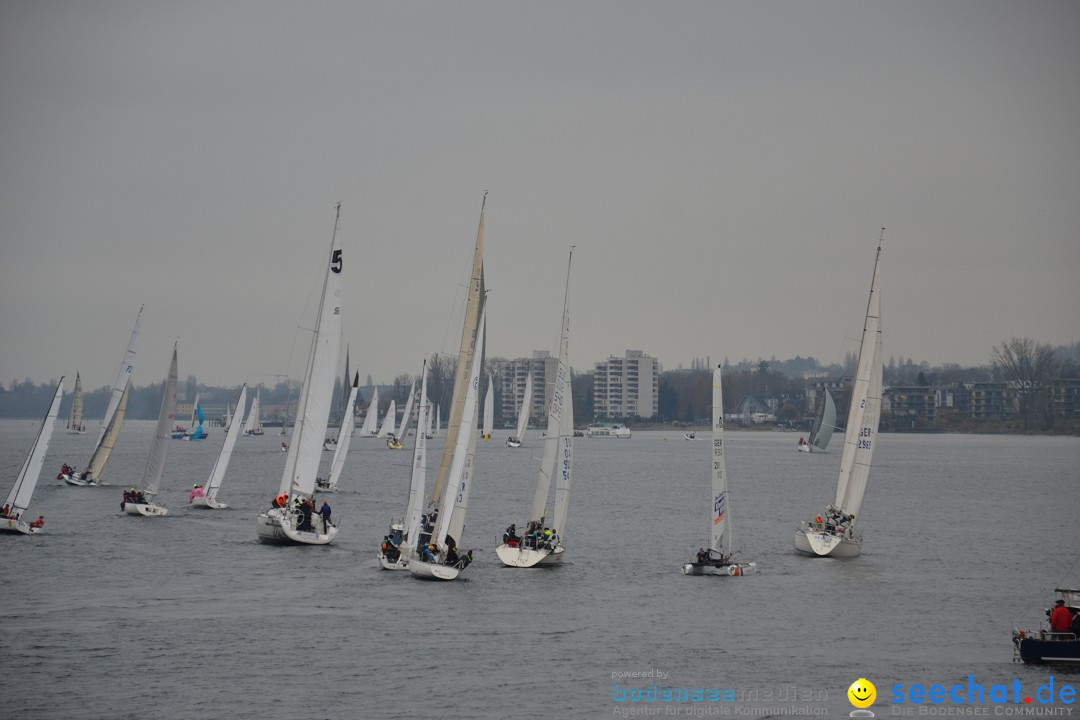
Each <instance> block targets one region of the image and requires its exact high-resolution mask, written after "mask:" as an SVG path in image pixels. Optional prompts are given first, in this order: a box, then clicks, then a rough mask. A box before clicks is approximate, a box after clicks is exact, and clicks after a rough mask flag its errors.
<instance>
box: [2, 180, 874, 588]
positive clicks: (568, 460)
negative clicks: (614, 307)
mask: <svg viewBox="0 0 1080 720" xmlns="http://www.w3.org/2000/svg"><path fill="white" fill-rule="evenodd" d="M485 205H486V194H485V199H484V204H482V205H481V209H480V221H479V226H478V229H477V235H476V243H475V247H474V249H473V256H472V266H471V271H470V279H469V284H468V291H467V293H466V297H465V307H464V319H463V321H462V328H461V340H460V346H459V350H458V355H457V364H456V370H455V377H454V385H453V395H452V398H451V402H450V413H449V418H448V422H447V434H446V442H445V445H444V447H443V450H442V454H441V456H440V457H439V460H438V462H437V463H430V462H429V457H428V452H427V441H428V440H429V439H431V438H433V437H436V436H437V435H438V433H439V431H440V430H439V429H440V426H441V408H440V407H439V406H437V405H433V403H432V402H431V398H430V397H429V395H428V388H429V383H428V380H429V377H428V375H429V362H428V359H427V358H425V359H424V361H423V365H422V370H421V373H420V377H419V388H418V387H417V383H416V382H413V384H412V386H411V388H410V389H409V393H408V398H407V400H406V401H405V402H404V404H403V407H402V414H401V419H400V422H398V420H397V412H396V402H395V400H394V399H391V400H390V401H389V403H388V407H387V410H386V414H385V415H384V416H383V420H382V423H381V424H380V423H379V418H378V413H379V399H378V390H377V388H376V389H375V391H374V392H373V394H372V397H371V400H370V402H369V403H368V407H367V411H366V414H365V417H364V420H363V423H362V425H361V426H360V429H359V434H360V437H361V438H372V437H375V438H384V439H385V441H386V446H387V447H388V448H390V449H394V450H401V449H404V447H405V443H406V440H407V438H408V437H409V435H410V434H412V435H413V436H414V438H415V443H414V445H413V454H412V462H411V463H410V465H409V467H410V470H409V493H408V496H407V498H404V499H405V504H404V508H403V512H402V514H401V515H400V516H398V519H395V520H393V521H391V523H390V526H389V529H388V531H387V533H386V534H385V535H384V536H383V541H382V543H381V545H380V547H379V549H378V553H377V557H378V560H379V562H380V565H381V566H382V567H383V568H384V569H386V570H407V571H408V572H409V573H410V574H411V575H413V576H415V577H417V578H421V579H425V580H441V581H448V580H455V579H458V578H459V577H460V576H461V574H462V573H463V572H464V571H465V570H466V569H467V568H468V566H469V565H470V563H471V562H472V561H473V552H474V550H473V549H466V547H467V546H466V544H465V542H464V541H465V537H464V535H465V528H466V515H467V513H468V509H469V500H470V495H471V492H472V489H473V485H474V484H475V481H476V479H477V474H478V472H479V468H478V466H477V452H476V450H477V440H478V438H480V437H482V438H483V439H484V441H485V442H487V441H488V440H490V438H491V435H492V432H493V427H492V425H493V415H494V412H493V408H494V380H493V377H492V375H491V373H490V372H488V373H487V381H486V383H482V382H481V381H482V378H483V377H484V374H485V372H484V367H483V365H484V357H485V343H486V338H487V320H488V294H487V290H486V282H485V275H484V207H485ZM883 241H884V230H882V236H881V238H880V239H879V241H878V247H877V254H876V255H875V259H874V268H873V274H872V276H871V286H870V297H869V300H868V302H867V308H866V313H865V318H864V326H863V333H862V338H861V343H860V350H859V363H858V371H857V374H856V377H855V380H854V384H853V387H852V392H851V397H850V401H849V408H848V417H847V425H846V429H845V438H844V449H843V455H842V458H841V462H840V472H839V476H838V479H837V484H836V491H835V496H834V499H833V501H832V502H831V503H829V504H828V505H827V506H826V508H825V510H824V512H823V513H822V514H820V515H816V516H815V517H814V518H813V519H812V520H809V521H805V522H803V523H801V524H800V525H799V526H798V528H797V530H796V532H795V550H796V552H797V553H799V554H802V555H809V556H818V557H822V556H827V557H855V556H857V555H859V553H860V549H861V543H862V533H861V532H860V531H859V530H857V529H856V523H857V521H858V519H859V515H860V512H861V508H862V502H863V497H864V495H865V492H866V487H867V482H868V479H869V475H870V468H871V462H872V459H873V454H874V450H875V447H876V439H877V432H878V418H879V415H880V409H881V385H882V333H881V293H880V284H879V275H878V272H879V267H880V259H881V249H882V243H883ZM323 257H324V259H325V266H324V270H323V277H322V281H323V282H322V294H321V298H320V302H319V310H318V315H317V317H316V321H315V328H314V331H313V332H312V336H311V345H310V348H309V352H308V356H307V362H306V365H305V370H304V377H303V382H302V384H301V386H300V388H301V390H300V397H299V400H298V402H297V406H296V416H295V419H294V422H293V424H292V436H291V437H290V438H289V441H288V442H282V450H283V451H285V452H287V456H286V458H285V463H284V469H283V471H282V475H281V478H280V480H279V481H278V482H277V484H276V486H275V493H276V494H275V496H274V498H273V500H272V501H271V502H269V503H267V505H266V506H264V507H263V508H261V509H260V510H259V511H258V513H257V516H256V518H255V536H256V538H257V539H258V540H259V542H262V543H267V544H285V545H290V544H291V545H327V544H329V543H332V542H333V541H334V539H335V538H336V537H337V535H338V533H339V524H338V522H337V520H335V519H332V518H331V514H330V511H329V505H328V503H325V502H324V503H323V506H322V508H317V506H316V503H315V499H314V496H315V493H316V492H317V491H319V492H325V493H332V492H335V491H337V489H338V484H339V481H340V480H341V478H342V474H343V470H344V467H345V464H346V462H347V456H348V453H349V448H350V445H351V440H352V437H353V435H354V432H355V430H354V429H355V425H356V423H355V418H356V415H357V407H356V406H357V402H358V399H359V381H360V376H359V372H354V373H353V374H352V377H350V369H349V359H348V352H346V356H345V363H344V365H345V383H344V393H343V394H342V395H341V396H339V398H338V399H335V398H334V394H335V392H334V387H335V382H336V379H337V377H339V376H338V369H339V368H338V364H339V355H340V351H341V339H342V318H343V315H344V312H345V306H344V303H343V296H342V291H343V285H344V282H343V279H344V277H345V276H346V269H347V268H348V267H349V265H348V264H347V263H346V262H345V254H344V252H343V250H342V241H341V205H340V203H339V204H338V205H337V209H336V215H335V219H334V229H333V233H332V236H331V241H330V247H329V251H328V252H327V253H326V254H325V255H324V256H323ZM572 263H573V248H571V251H570V256H569V258H568V259H567V266H566V280H565V285H564V286H563V288H562V289H563V308H562V315H561V319H560V325H559V337H558V346H557V350H556V357H557V359H558V365H557V370H556V372H555V377H554V380H553V381H551V380H549V381H548V382H553V386H552V387H551V388H549V390H550V401H549V402H548V403H547V407H546V408H545V409H546V419H547V425H546V432H545V433H544V435H543V441H542V443H543V450H542V455H541V458H540V464H539V468H538V472H537V479H536V485H535V489H534V492H533V497H532V501H531V503H529V505H528V510H527V515H524V514H523V517H522V522H521V525H520V526H519V525H518V524H517V523H512V524H510V526H509V527H507V528H506V530H505V531H504V532H503V534H502V542H501V543H500V544H499V545H498V546H497V547H496V555H497V557H498V559H499V561H500V562H501V563H502V564H503V565H505V566H508V567H514V568H531V567H541V566H550V565H557V564H559V563H561V562H562V559H563V557H564V556H565V554H566V552H567V548H568V544H567V529H568V528H567V518H568V514H569V505H570V491H571V486H572V481H573V477H574V472H573V467H574V441H575V436H576V435H580V433H575V431H574V408H573V391H572V383H571V372H570V360H569V347H570V276H571V267H572ZM142 313H143V308H141V307H140V309H139V313H138V315H137V316H136V318H135V324H134V326H133V328H132V331H131V336H130V338H129V340H128V345H127V349H126V352H125V354H124V357H123V360H122V361H121V364H120V368H119V371H118V373H117V376H116V380H115V382H114V383H113V387H112V391H111V393H110V397H109V402H108V405H107V407H106V409H105V415H104V418H103V419H102V424H101V430H100V432H99V435H98V438H97V442H96V443H95V445H94V450H93V452H92V454H91V456H90V459H89V461H88V462H87V466H86V469H84V470H82V471H81V472H80V471H79V470H78V469H77V468H76V467H75V466H73V465H69V464H68V463H64V464H63V466H62V468H61V470H60V472H59V474H58V475H57V479H58V480H63V481H64V482H65V483H67V484H69V485H73V486H84V487H85V486H92V485H100V484H101V483H102V482H103V479H104V478H105V477H106V472H107V468H108V463H109V458H110V455H111V453H112V450H113V448H114V447H115V444H116V440H117V436H118V434H119V432H120V427H121V425H122V423H123V420H124V415H125V412H126V408H127V403H128V398H129V394H130V390H131V376H132V373H133V371H134V367H135V359H136V355H137V351H138V345H139V340H140V336H141V327H142ZM177 356H178V343H174V345H173V349H172V355H171V358H170V362H169V366H168V370H167V372H166V379H165V383H164V390H163V395H162V398H161V405H160V409H159V413H158V419H157V424H156V428H155V432H154V437H153V440H152V443H151V445H150V449H149V454H148V457H147V461H146V467H145V470H144V471H143V473H142V476H141V479H140V480H139V482H138V484H137V485H136V486H133V487H131V488H129V489H126V490H124V493H123V501H122V503H121V509H122V510H123V512H124V513H126V514H128V515H136V516H142V517H158V516H163V515H166V514H168V512H169V510H168V508H166V507H165V506H164V505H163V504H161V503H160V502H158V496H159V493H160V489H161V482H162V479H163V477H164V474H165V463H166V457H167V455H168V451H169V445H170V442H169V441H170V439H171V438H177V437H183V438H185V439H187V440H199V439H205V438H207V437H208V433H207V431H206V429H205V428H204V420H205V415H204V413H203V409H202V405H201V403H200V400H199V397H198V396H197V395H196V397H195V402H194V404H193V408H192V415H191V418H190V420H189V422H188V425H187V426H177V425H174V423H175V416H176V409H177V377H178V370H177ZM721 374H722V368H721V367H717V368H716V369H715V370H714V372H713V394H712V428H711V438H710V439H711V443H710V452H709V468H710V474H711V481H712V482H711V499H710V500H709V510H708V513H709V521H708V542H707V545H703V546H702V547H701V548H700V549H699V551H698V553H697V555H696V557H694V559H693V560H692V561H689V562H684V563H683V564H682V566H681V567H682V572H683V573H684V574H685V575H690V576H702V575H712V576H721V577H737V576H743V575H750V574H754V573H756V572H757V563H756V562H752V561H747V560H745V559H742V558H741V557H739V552H740V551H739V549H738V548H737V547H736V545H735V543H734V539H733V538H734V525H733V522H732V505H733V503H732V498H731V484H730V478H729V476H728V472H727V465H726V460H725V438H724V413H723V397H722V395H723V393H722V383H721V379H722V377H721ZM532 381H533V378H532V373H527V374H526V380H525V387H524V393H523V395H522V400H521V403H520V405H519V408H518V417H517V423H516V426H515V428H514V434H513V435H511V436H510V437H508V438H507V440H506V445H507V446H508V447H511V448H519V447H522V446H523V442H524V439H525V435H526V432H527V428H528V423H529V416H530V412H531V406H532ZM401 390H404V388H401ZM82 393H83V390H82V379H81V376H80V375H79V374H78V373H77V374H76V379H75V386H74V394H73V398H72V404H71V412H70V415H69V417H68V420H67V429H68V431H69V432H72V433H84V432H85V431H86V426H85V423H84V419H83V410H84V408H83V401H82ZM62 395H63V378H61V380H60V382H59V383H58V385H57V387H56V390H55V393H54V395H53V399H52V402H51V404H50V406H49V410H48V412H47V413H46V416H45V419H44V420H43V421H42V424H41V427H40V429H39V431H38V434H37V436H36V438H35V440H34V443H33V445H32V447H31V450H30V452H29V454H28V456H27V458H26V461H25V462H24V464H23V466H22V469H21V471H20V472H19V474H18V477H17V479H16V481H15V484H14V486H13V488H12V489H11V492H10V493H9V494H8V496H7V501H6V503H5V505H4V507H3V510H2V513H0V529H2V530H4V531H6V532H13V533H18V534H34V533H37V532H40V531H41V529H42V527H43V525H44V518H43V516H39V517H38V519H37V520H35V521H32V522H31V521H30V520H29V518H26V517H24V515H25V514H26V513H27V512H28V509H29V503H30V499H31V497H32V495H33V492H34V488H35V486H36V484H37V480H38V477H39V475H40V472H41V469H42V467H43V464H44V459H45V453H46V451H47V448H48V444H49V440H50V438H51V435H52V431H53V426H54V425H55V422H56V419H57V414H58V411H59V406H60V400H61V397H62ZM247 396H248V387H247V385H246V384H244V385H243V386H242V387H241V388H240V392H239V395H238V396H237V398H236V402H235V406H230V407H229V409H228V412H227V415H228V418H229V419H228V423H227V427H226V428H225V432H224V433H223V434H224V440H223V442H222V445H221V448H220V452H219V453H218V456H217V460H216V462H215V464H214V466H213V469H212V470H211V472H210V475H209V477H208V478H207V479H206V480H205V482H198V481H196V482H194V483H193V485H192V489H191V491H190V493H189V495H188V501H189V504H190V505H191V506H192V507H193V508H200V509H212V510H220V509H223V508H227V507H228V504H227V503H226V502H225V501H224V500H222V499H219V497H218V496H219V492H220V490H221V487H222V484H223V482H224V479H225V477H226V473H227V470H228V466H229V462H230V458H231V457H232V454H233V450H234V448H235V445H236V443H237V440H238V438H239V437H241V436H259V435H262V434H263V425H262V419H261V403H260V394H259V391H258V390H257V389H256V391H255V393H254V397H253V399H252V402H251V406H250V408H248V409H247V412H246V414H245V407H246V405H247ZM335 405H337V406H338V409H337V411H336V412H338V413H339V414H340V419H341V422H340V426H339V429H338V431H337V433H336V435H335V436H334V437H327V435H326V433H327V430H328V427H329V423H330V416H331V413H332V412H334V406H335ZM232 407H235V416H234V415H233V412H232ZM414 410H415V425H413V416H414ZM433 418H434V422H433ZM835 423H836V406H835V403H834V401H833V398H832V396H831V394H830V393H829V392H828V390H827V389H823V393H822V394H821V396H820V398H819V410H818V413H817V417H816V420H815V423H814V426H813V428H812V431H811V433H810V438H809V441H806V440H803V439H802V438H800V443H799V450H800V451H801V452H806V453H813V452H821V451H824V450H825V449H826V447H827V446H828V443H829V439H830V437H831V435H832V432H833V429H834V428H835ZM414 427H415V432H410V430H411V429H412V428H414ZM617 427H618V426H616V428H617ZM284 432H285V429H284V427H283V434H284ZM589 434H590V435H591V436H592V435H595V436H598V437H626V438H629V437H630V434H629V432H628V431H627V432H625V433H619V432H616V430H615V429H614V428H608V429H607V432H600V431H599V430H597V431H596V432H595V433H594V432H593V429H592V428H590V433H589ZM684 437H685V439H687V440H695V439H697V435H696V434H695V433H693V432H688V433H686V434H685V435H684ZM687 447H688V448H689V447H700V445H698V444H695V445H694V446H687ZM324 450H332V451H333V458H332V460H331V462H330V467H329V473H328V474H327V476H326V477H321V476H319V466H320V461H321V458H322V453H323V451H324ZM430 469H434V477H433V478H432V481H431V482H430V484H429V482H428V471H429V470H430ZM268 491H269V487H268ZM268 494H269V492H268ZM702 499H703V501H704V500H705V499H706V496H704V495H703V498H702Z"/></svg>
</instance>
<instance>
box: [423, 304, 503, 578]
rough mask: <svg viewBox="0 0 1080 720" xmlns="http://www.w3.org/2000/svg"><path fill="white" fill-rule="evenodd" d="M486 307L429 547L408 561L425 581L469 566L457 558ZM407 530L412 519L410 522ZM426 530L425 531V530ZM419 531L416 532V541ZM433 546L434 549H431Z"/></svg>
mask: <svg viewBox="0 0 1080 720" xmlns="http://www.w3.org/2000/svg"><path fill="white" fill-rule="evenodd" d="M486 304H487V303H484V306H485V307H483V309H482V310H481V312H480V326H479V328H478V329H477V334H476V336H477V339H476V348H475V352H474V353H473V357H472V363H471V365H472V370H471V371H470V373H469V380H468V383H469V384H468V386H467V390H466V392H465V400H464V402H463V404H462V411H461V427H460V431H459V432H458V435H457V438H456V441H455V443H454V453H453V460H452V461H451V464H450V471H449V473H448V474H447V479H446V483H445V487H444V494H443V498H442V502H441V503H440V507H441V508H442V510H441V511H440V512H439V513H438V522H437V524H436V525H435V527H434V529H433V531H432V532H431V535H430V544H429V545H425V546H418V550H419V552H420V554H419V555H417V556H410V558H409V572H410V573H412V575H413V576H414V577H419V578H422V579H424V580H456V579H457V578H458V576H459V575H460V574H461V571H462V570H464V569H465V568H466V567H467V566H468V564H469V563H470V562H472V550H470V551H469V552H468V553H466V554H465V555H460V554H459V551H458V545H457V544H458V542H459V541H460V540H461V533H462V531H463V530H464V529H465V513H466V511H467V510H468V509H469V492H470V491H471V490H472V482H473V479H474V478H475V477H476V436H477V434H478V433H477V430H476V406H477V400H478V396H479V386H480V365H481V363H482V361H483V355H484V326H485V322H486V319H487V307H486ZM409 522H410V529H411V523H412V517H411V516H410V518H409ZM425 529H426V528H425ZM419 532H420V531H419V530H417V535H418V539H420V538H419ZM432 546H434V548H433V549H432Z"/></svg>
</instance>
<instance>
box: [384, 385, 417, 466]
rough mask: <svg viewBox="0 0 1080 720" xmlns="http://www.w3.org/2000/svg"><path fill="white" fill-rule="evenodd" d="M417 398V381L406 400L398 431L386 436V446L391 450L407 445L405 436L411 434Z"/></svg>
mask: <svg viewBox="0 0 1080 720" xmlns="http://www.w3.org/2000/svg"><path fill="white" fill-rule="evenodd" d="M415 400H416V383H415V382H414V383H413V385H412V388H411V389H410V390H409V398H408V399H407V400H406V401H405V412H403V413H402V414H401V424H400V425H399V426H398V429H397V431H396V432H392V433H391V434H390V435H389V436H388V437H387V438H386V447H388V448H390V449H391V450H400V449H401V448H403V447H405V438H407V437H408V436H409V422H410V421H411V420H412V410H413V405H414V402H415Z"/></svg>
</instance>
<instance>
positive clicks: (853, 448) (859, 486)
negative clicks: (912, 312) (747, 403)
mask: <svg viewBox="0 0 1080 720" xmlns="http://www.w3.org/2000/svg"><path fill="white" fill-rule="evenodd" d="M880 261H881V244H880V243H879V244H878V249H877V254H876V255H875V256H874V275H873V280H872V281H871V284H870V299H869V301H868V302H867V306H866V321H865V323H864V325H863V334H862V340H861V342H860V344H859V366H858V371H857V372H856V375H855V382H854V383H852V386H851V401H850V405H849V408H848V419H847V430H846V431H845V435H844V453H843V456H842V457H841V459H840V475H839V476H838V478H837V481H836V498H835V500H834V501H833V505H835V506H836V507H837V508H838V509H839V510H840V511H841V512H843V513H845V514H847V515H850V516H857V515H858V514H859V510H860V508H861V507H862V500H863V494H864V493H865V492H866V482H867V480H868V479H869V477H870V463H871V461H872V460H873V457H874V446H875V442H874V441H875V439H876V438H877V433H878V418H879V415H880V413H881V373H882V368H881V355H880V353H881V289H880V287H879V285H878V269H879V267H880ZM854 524H855V521H853V522H852V525H854Z"/></svg>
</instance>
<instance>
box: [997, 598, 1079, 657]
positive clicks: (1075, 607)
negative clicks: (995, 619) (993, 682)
mask: <svg viewBox="0 0 1080 720" xmlns="http://www.w3.org/2000/svg"><path fill="white" fill-rule="evenodd" d="M1054 592H1056V593H1058V595H1059V597H1058V599H1057V600H1056V601H1055V602H1054V607H1052V608H1049V609H1048V610H1047V611H1046V616H1047V618H1048V620H1049V619H1051V614H1052V613H1055V612H1059V611H1058V609H1057V608H1065V610H1066V611H1067V612H1068V613H1069V615H1070V616H1071V618H1070V625H1069V630H1068V631H1062V630H1061V629H1058V630H1054V629H1053V628H1052V627H1051V628H1050V629H1043V628H1040V629H1038V630H1020V629H1019V628H1013V657H1014V659H1015V660H1020V661H1023V662H1026V663H1045V662H1054V663H1057V662H1069V663H1076V662H1080V590H1070V589H1067V588H1056V589H1055V590H1054ZM1048 624H1049V623H1048Z"/></svg>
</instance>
